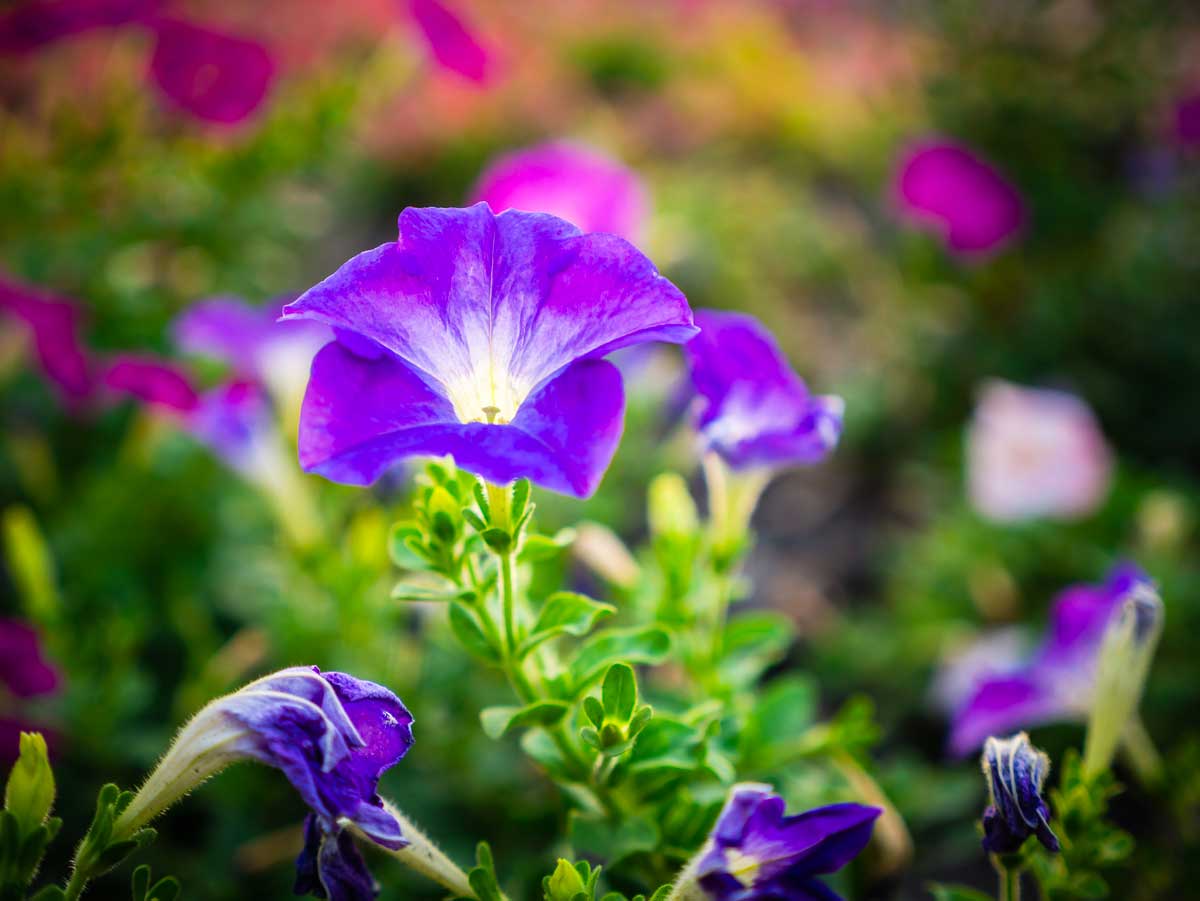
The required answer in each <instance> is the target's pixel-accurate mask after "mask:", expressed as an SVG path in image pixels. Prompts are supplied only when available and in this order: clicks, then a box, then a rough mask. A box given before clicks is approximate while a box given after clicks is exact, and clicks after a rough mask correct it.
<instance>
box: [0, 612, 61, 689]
mask: <svg viewBox="0 0 1200 901" xmlns="http://www.w3.org/2000/svg"><path fill="white" fill-rule="evenodd" d="M59 682H60V680H59V675H58V671H57V670H56V669H55V668H54V667H53V666H51V665H50V662H49V661H48V660H46V658H45V657H44V656H43V655H42V647H41V642H40V640H39V639H38V634H37V632H36V631H35V630H34V628H33V627H32V626H30V625H28V624H27V623H23V622H20V621H19V620H15V619H0V690H5V691H7V692H8V693H9V694H11V695H13V696H14V697H17V698H32V697H35V696H37V695H44V694H50V693H52V692H54V691H56V690H57V689H58V686H59Z"/></svg>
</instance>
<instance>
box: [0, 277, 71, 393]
mask: <svg viewBox="0 0 1200 901" xmlns="http://www.w3.org/2000/svg"><path fill="white" fill-rule="evenodd" d="M0 310H6V311H7V312H9V313H10V314H12V315H13V316H16V317H17V318H18V319H20V320H21V321H23V322H24V323H25V325H26V326H27V327H28V329H29V331H30V333H31V335H32V338H33V344H34V349H35V350H36V352H37V355H38V361H39V362H40V363H41V367H42V371H43V372H44V373H45V374H46V377H47V378H48V379H50V380H51V381H52V382H53V383H54V384H55V385H56V386H57V387H58V388H59V390H60V392H61V393H62V395H63V396H64V397H65V398H66V399H67V400H68V401H71V402H78V401H80V400H82V399H83V398H85V397H87V396H88V395H89V394H90V393H91V391H92V387H93V381H92V373H91V367H90V364H89V362H88V358H87V354H86V352H85V349H84V347H83V344H82V342H81V341H80V338H79V332H80V321H81V319H82V314H81V313H80V310H79V307H78V306H77V305H76V304H75V303H73V302H72V301H69V300H66V299H64V298H60V297H55V296H53V295H51V294H46V293H43V292H41V291H38V290H36V289H34V288H31V287H29V286H27V285H22V284H20V283H18V282H15V281H10V280H9V279H6V278H4V277H3V276H0Z"/></svg>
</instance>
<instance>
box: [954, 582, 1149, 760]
mask: <svg viewBox="0 0 1200 901" xmlns="http://www.w3.org/2000/svg"><path fill="white" fill-rule="evenodd" d="M1150 587H1151V582H1150V580H1149V579H1148V578H1147V576H1146V575H1145V574H1144V573H1143V572H1142V571H1141V570H1140V569H1138V567H1137V566H1135V565H1134V564H1132V563H1122V564H1120V565H1118V566H1116V567H1115V568H1114V569H1113V570H1112V572H1111V573H1110V574H1109V576H1108V579H1107V580H1106V581H1105V582H1104V583H1103V584H1101V585H1076V586H1073V587H1071V588H1068V589H1066V590H1065V591H1063V592H1062V593H1061V594H1060V595H1059V596H1058V597H1057V598H1056V599H1055V601H1054V604H1053V606H1052V608H1051V610H1050V628H1049V631H1048V633H1047V635H1046V637H1045V639H1044V640H1043V642H1042V644H1041V646H1040V647H1039V648H1038V649H1037V650H1036V651H1035V652H1034V654H1033V656H1032V657H1031V658H1030V659H1029V660H1027V661H1026V662H1025V663H1024V665H1023V666H1022V667H1021V668H1020V669H1017V670H1015V671H1012V672H1008V673H1006V674H999V675H990V676H985V677H983V678H981V679H980V681H979V682H977V683H976V685H975V687H974V690H973V691H972V692H971V693H970V695H969V696H968V697H967V699H966V701H965V703H963V705H962V706H961V707H960V708H959V710H958V711H957V712H956V713H955V714H954V717H953V723H952V727H951V732H950V750H951V751H952V752H953V753H954V754H957V755H965V754H969V753H970V752H971V751H973V750H974V749H976V748H978V747H979V746H980V745H981V744H983V741H984V739H986V738H987V737H988V736H989V735H1007V734H1008V733H1011V732H1014V731H1016V730H1018V729H1026V728H1030V727H1033V726H1038V725H1042V724H1045V723H1051V722H1057V721H1061V720H1078V719H1082V718H1084V717H1086V716H1087V713H1088V710H1089V708H1090V706H1091V702H1092V694H1093V687H1094V683H1095V676H1096V662H1097V656H1098V654H1099V652H1100V647H1101V644H1102V642H1103V640H1104V633H1105V630H1106V629H1107V628H1108V626H1109V624H1110V622H1111V621H1112V620H1113V618H1114V617H1115V616H1117V615H1118V614H1119V613H1120V611H1121V609H1122V607H1123V605H1124V603H1125V602H1126V601H1127V600H1128V599H1129V598H1130V597H1132V596H1133V595H1134V594H1135V593H1136V592H1139V591H1144V590H1146V589H1149V588H1150Z"/></svg>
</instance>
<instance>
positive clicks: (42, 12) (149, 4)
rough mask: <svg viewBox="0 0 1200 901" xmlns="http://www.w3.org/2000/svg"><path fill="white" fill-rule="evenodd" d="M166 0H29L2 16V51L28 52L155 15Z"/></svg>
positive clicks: (0, 16)
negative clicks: (83, 33) (163, 0)
mask: <svg viewBox="0 0 1200 901" xmlns="http://www.w3.org/2000/svg"><path fill="white" fill-rule="evenodd" d="M161 5H162V0H26V2H24V3H20V2H19V3H17V4H16V5H15V6H14V7H13V8H11V9H9V10H8V11H6V12H5V13H4V14H2V15H0V53H28V52H30V51H31V50H36V49H38V48H39V47H42V46H44V45H46V44H50V43H53V42H54V41H58V40H61V39H62V38H67V37H71V36H72V35H76V34H80V33H82V32H85V31H91V30H92V29H94V28H112V27H116V26H118V25H127V24H129V23H131V22H138V21H143V20H145V19H147V18H149V17H150V16H152V15H153V14H154V13H155V12H156V11H157V9H158V8H159V6H161Z"/></svg>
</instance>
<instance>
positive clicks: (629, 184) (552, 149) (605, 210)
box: [474, 141, 649, 243]
mask: <svg viewBox="0 0 1200 901" xmlns="http://www.w3.org/2000/svg"><path fill="white" fill-rule="evenodd" d="M474 199H475V200H477V201H479V200H485V201H487V202H488V204H489V205H490V206H491V207H492V209H493V210H508V209H514V210H528V211H530V212H534V213H550V214H551V215H553V216H558V217H559V218H560V219H566V220H567V221H568V222H570V223H572V224H574V225H576V226H578V227H579V228H580V229H581V230H582V231H585V232H609V233H611V234H614V235H620V236H621V237H622V238H625V239H626V240H627V241H632V242H634V243H636V242H637V241H638V240H639V239H640V238H641V236H642V230H643V228H644V226H645V222H646V216H647V213H648V210H649V202H648V201H647V198H646V190H645V188H644V187H643V186H642V182H641V180H640V179H639V178H638V177H637V175H636V174H634V173H633V172H632V171H631V170H629V169H627V168H626V167H624V166H622V165H621V164H620V163H618V162H617V161H616V160H614V159H612V158H610V157H608V156H605V155H604V154H602V153H599V152H597V151H595V150H592V149H591V148H588V147H584V146H582V145H579V144H573V143H570V142H567V141H554V142H551V143H548V144H539V145H538V146H536V147H530V148H528V149H526V150H520V151H517V152H516V153H509V154H506V155H504V156H502V157H500V158H499V159H497V160H495V161H494V162H493V163H492V164H491V165H489V166H488V167H487V169H485V170H484V172H483V175H481V176H480V178H479V182H478V183H477V184H476V186H475V191H474Z"/></svg>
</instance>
